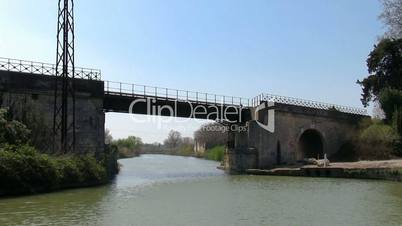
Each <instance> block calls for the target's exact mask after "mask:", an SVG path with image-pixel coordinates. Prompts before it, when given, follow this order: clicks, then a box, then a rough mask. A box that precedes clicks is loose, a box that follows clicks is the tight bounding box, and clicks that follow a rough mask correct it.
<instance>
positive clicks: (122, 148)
mask: <svg viewBox="0 0 402 226" xmlns="http://www.w3.org/2000/svg"><path fill="white" fill-rule="evenodd" d="M112 145H114V146H116V147H117V150H118V152H119V158H128V157H134V156H138V155H139V154H140V152H141V148H142V145H143V143H142V140H141V138H139V137H135V136H129V137H127V138H124V139H118V140H116V141H113V142H112Z"/></svg>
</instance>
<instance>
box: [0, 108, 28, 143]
mask: <svg viewBox="0 0 402 226" xmlns="http://www.w3.org/2000/svg"><path fill="white" fill-rule="evenodd" d="M11 118H12V117H11V115H10V114H9V111H8V110H7V109H4V108H1V109H0V146H4V145H6V144H8V145H22V144H26V143H27V142H28V141H29V135H30V130H29V129H28V128H27V127H26V126H25V125H24V124H22V123H20V122H18V121H15V120H12V119H11Z"/></svg>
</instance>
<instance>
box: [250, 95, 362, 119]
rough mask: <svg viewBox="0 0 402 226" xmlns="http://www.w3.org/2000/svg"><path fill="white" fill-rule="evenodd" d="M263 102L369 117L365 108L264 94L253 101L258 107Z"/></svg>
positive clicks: (253, 104)
mask: <svg viewBox="0 0 402 226" xmlns="http://www.w3.org/2000/svg"><path fill="white" fill-rule="evenodd" d="M261 101H272V102H274V103H281V104H289V105H296V106H302V107H309V108H315V109H323V110H330V109H335V110H338V111H340V112H343V113H349V114H356V115H367V110H366V109H363V108H355V107H348V106H342V105H337V104H329V103H323V102H318V101H312V100H305V99H300V98H293V97H285V96H279V95H273V94H267V93H263V94H260V95H258V96H257V97H255V98H253V99H252V100H251V104H252V106H258V105H259V104H260V103H261Z"/></svg>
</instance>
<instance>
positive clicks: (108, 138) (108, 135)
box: [105, 129, 113, 144]
mask: <svg viewBox="0 0 402 226" xmlns="http://www.w3.org/2000/svg"><path fill="white" fill-rule="evenodd" d="M112 141H113V136H112V134H111V133H110V130H109V129H105V144H111V143H112Z"/></svg>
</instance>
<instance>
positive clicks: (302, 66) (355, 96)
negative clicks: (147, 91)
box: [0, 0, 383, 142]
mask: <svg viewBox="0 0 402 226" xmlns="http://www.w3.org/2000/svg"><path fill="white" fill-rule="evenodd" d="M75 6H76V7H75V14H76V17H75V19H76V62H77V65H79V66H85V67H94V68H100V69H101V70H102V74H103V78H104V79H106V80H113V81H124V82H130V83H139V84H146V85H156V86H162V87H170V88H178V89H186V90H196V91H204V92H209V93H217V94H226V95H236V96H244V97H253V96H256V95H257V94H259V93H261V92H269V93H274V94H280V95H287V96H295V97H301V98H306V99H313V100H319V101H324V102H331V103H337V104H343V105H351V106H359V107H360V106H361V103H360V101H359V98H360V87H359V86H358V85H356V80H357V79H361V78H362V77H364V76H365V75H366V73H367V72H366V66H365V60H366V57H367V55H368V53H369V52H370V50H371V49H372V48H373V45H374V44H375V43H376V41H377V38H378V36H379V35H381V34H382V33H383V27H382V25H381V23H380V22H379V21H378V19H377V18H378V15H379V13H380V12H381V4H380V3H379V2H378V1H377V0H250V1H246V0H242V1H240V0H192V1H191V0H115V1H110V0H109V1H106V0H75ZM56 16H57V1H56V0H35V1H33V0H17V1H16V0H1V4H0V28H1V33H0V56H3V57H10V58H22V59H29V60H37V61H45V62H54V61H55V55H56V54H55V46H56V44H55V43H56ZM200 123H201V122H190V123H188V122H187V123H174V122H170V123H165V124H164V129H162V130H157V129H156V128H157V127H156V123H143V124H135V123H133V122H131V121H129V117H128V116H127V115H118V114H108V115H107V123H106V126H107V127H108V128H110V129H111V130H112V133H113V135H114V137H124V136H127V135H130V134H133V135H137V136H141V137H143V139H144V140H145V141H147V142H152V141H162V140H163V138H164V136H165V135H166V133H167V132H168V130H169V129H178V130H180V131H181V132H182V133H183V134H184V135H186V136H190V135H192V133H193V130H194V129H195V128H196V127H197V126H198V125H199V124H200Z"/></svg>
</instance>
